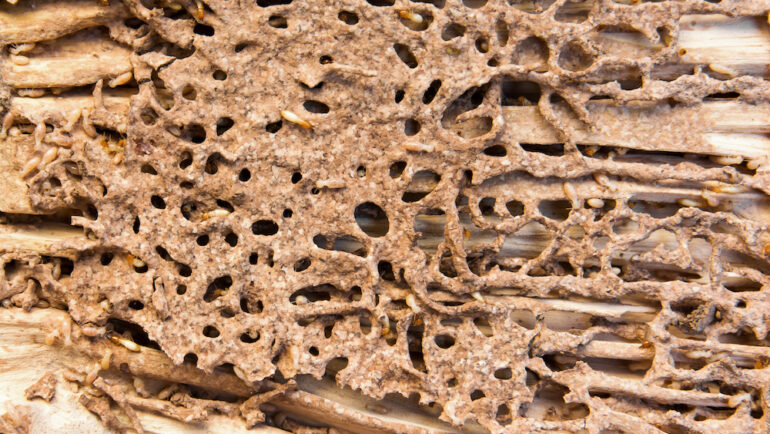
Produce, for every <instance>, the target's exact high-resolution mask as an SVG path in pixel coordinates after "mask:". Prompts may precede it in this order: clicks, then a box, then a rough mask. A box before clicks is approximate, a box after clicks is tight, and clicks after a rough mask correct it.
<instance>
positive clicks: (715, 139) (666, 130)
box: [503, 101, 770, 158]
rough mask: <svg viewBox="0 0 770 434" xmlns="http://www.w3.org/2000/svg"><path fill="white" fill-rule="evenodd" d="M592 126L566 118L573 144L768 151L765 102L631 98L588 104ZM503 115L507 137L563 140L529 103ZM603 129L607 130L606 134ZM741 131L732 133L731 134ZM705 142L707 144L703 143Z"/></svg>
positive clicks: (752, 154) (769, 109)
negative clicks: (672, 103)
mask: <svg viewBox="0 0 770 434" xmlns="http://www.w3.org/2000/svg"><path fill="white" fill-rule="evenodd" d="M588 110H589V113H590V114H591V116H592V119H593V121H594V123H595V124H594V125H595V130H594V131H591V130H589V129H588V128H587V127H586V125H584V124H583V123H582V122H581V121H579V120H578V119H576V118H572V119H571V121H570V122H569V123H568V125H569V127H570V128H571V130H572V132H573V135H572V138H573V139H574V140H575V141H576V142H577V143H578V144H595V145H603V146H617V147H620V148H629V149H644V150H656V151H666V152H683V153H690V152H693V150H697V151H698V152H699V153H704V154H708V155H724V156H727V155H740V156H742V157H744V158H758V157H764V156H766V155H768V153H770V136H768V133H770V122H767V119H770V104H757V105H753V104H746V103H742V102H738V101H728V102H723V101H708V102H704V103H703V104H701V105H698V106H692V107H668V106H661V105H659V104H655V103H632V104H629V105H628V106H626V107H618V106H616V105H612V104H610V103H604V102H595V103H591V104H589V105H588ZM503 116H504V119H505V123H506V126H508V125H510V127H509V130H510V131H509V135H508V137H510V138H511V139H512V140H515V141H518V142H521V143H532V144H551V143H560V142H561V141H562V139H561V137H560V136H559V134H558V131H557V130H556V129H555V128H554V127H553V126H552V125H551V124H549V123H548V122H547V121H546V120H545V118H543V117H542V115H540V113H539V112H538V108H537V107H534V106H506V107H503ZM604 131H611V132H612V133H611V134H608V133H605V132H604ZM736 133H737V134H740V135H739V136H735V137H734V134H736ZM704 144H705V145H706V146H705V147H704Z"/></svg>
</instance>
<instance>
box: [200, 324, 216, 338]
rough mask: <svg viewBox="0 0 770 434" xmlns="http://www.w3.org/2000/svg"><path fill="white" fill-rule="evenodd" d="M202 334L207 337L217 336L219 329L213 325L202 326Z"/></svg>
mask: <svg viewBox="0 0 770 434" xmlns="http://www.w3.org/2000/svg"><path fill="white" fill-rule="evenodd" d="M203 336H206V337H207V338H212V339H213V338H218V337H219V330H217V328H216V327H214V326H206V327H203Z"/></svg>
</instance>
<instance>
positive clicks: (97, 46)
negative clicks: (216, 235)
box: [0, 29, 133, 88]
mask: <svg viewBox="0 0 770 434" xmlns="http://www.w3.org/2000/svg"><path fill="white" fill-rule="evenodd" d="M38 45H39V50H40V52H39V53H36V52H35V51H32V52H29V53H24V54H23V55H24V56H25V57H27V58H28V59H29V62H28V63H27V64H22V65H20V64H17V63H14V62H13V61H12V60H11V57H10V56H5V57H4V58H3V60H2V62H1V63H0V76H2V77H3V81H4V82H5V84H7V85H9V86H12V87H15V88H60V87H73V86H85V85H91V84H93V83H96V82H97V81H99V80H100V79H105V81H106V80H107V79H109V78H114V77H117V76H119V75H121V74H123V73H126V72H130V71H133V69H132V66H131V60H130V55H131V51H130V50H129V49H128V48H126V47H124V46H122V45H120V44H119V43H117V42H114V41H113V40H111V39H109V38H107V37H105V36H104V35H103V34H102V32H101V31H100V30H98V29H93V30H86V31H83V32H79V33H77V34H74V35H72V36H66V37H63V38H60V39H57V40H56V41H52V42H44V43H41V44H38Z"/></svg>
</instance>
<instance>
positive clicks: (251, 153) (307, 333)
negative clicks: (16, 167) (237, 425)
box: [5, 0, 770, 432]
mask: <svg viewBox="0 0 770 434" xmlns="http://www.w3.org/2000/svg"><path fill="white" fill-rule="evenodd" d="M626 3H628V4H626ZM761 3H762V2H739V1H729V0H723V1H722V2H709V1H701V0H690V1H660V2H646V1H641V2H622V1H619V0H618V1H611V0H597V1H595V2H568V1H564V0H556V1H543V2H537V1H536V2H534V3H532V2H528V1H515V0H509V1H508V2H507V3H506V2H504V1H493V0H490V1H487V0H465V1H462V2H460V1H456V0H450V1H445V0H434V1H429V2H407V1H403V0H397V1H393V0H368V1H360V0H344V1H340V2H333V4H332V3H330V2H322V1H299V0H295V1H291V0H257V1H233V0H230V1H219V0H217V1H215V0H206V1H205V2H201V3H198V4H196V3H195V2H180V4H181V6H182V7H179V6H174V4H173V3H168V4H166V3H163V2H156V4H153V2H151V1H141V2H140V1H126V2H125V7H126V9H127V11H128V13H127V14H126V15H125V16H126V17H127V18H121V19H119V20H116V21H115V22H111V23H110V24H109V26H108V27H109V29H108V32H109V34H110V36H111V37H112V38H113V39H115V40H117V41H121V42H122V43H124V44H127V45H130V46H131V49H132V54H131V63H132V67H133V71H132V72H133V77H134V78H133V80H134V81H135V83H134V86H135V87H137V88H138V93H136V94H135V95H133V96H132V97H131V99H130V109H129V118H128V122H127V124H125V125H123V126H121V128H118V129H116V130H115V131H112V130H108V129H106V128H98V129H97V134H98V136H97V138H93V139H89V138H87V136H86V135H82V132H80V131H79V130H78V133H77V134H81V136H78V137H82V141H80V140H76V142H75V144H74V145H72V148H71V151H68V152H67V153H65V152H62V153H61V155H60V157H59V158H58V159H57V160H56V161H55V162H54V163H53V164H52V165H50V166H49V167H48V168H46V169H45V170H43V171H40V172H36V173H35V174H34V176H33V177H31V178H30V179H29V184H30V199H31V201H32V204H33V205H34V206H35V207H36V208H37V209H39V210H41V211H55V210H59V209H63V208H76V209H80V210H82V211H83V215H82V216H79V217H74V218H73V224H76V225H79V226H82V227H83V228H84V229H85V231H86V233H87V234H88V237H89V239H90V241H89V243H88V244H87V245H72V244H66V243H65V245H64V247H66V248H67V249H69V250H68V251H70V253H69V257H71V258H72V262H68V261H65V265H64V270H63V275H62V277H60V278H59V279H53V278H51V277H43V275H42V274H41V272H40V270H43V269H45V270H48V269H50V268H51V265H46V264H45V262H47V261H48V259H45V258H44V259H43V263H42V264H38V265H35V264H37V262H36V261H38V260H37V259H34V258H33V259H30V258H19V257H16V258H12V257H11V256H8V255H7V256H6V259H5V262H6V264H10V262H9V261H10V260H11V259H15V260H16V261H15V262H14V263H15V264H16V265H18V264H21V263H25V261H27V262H28V263H29V264H30V265H24V266H19V267H21V268H24V267H27V268H28V269H29V270H37V271H34V272H33V271H29V272H28V273H26V274H24V273H21V272H20V271H18V270H15V271H14V270H11V269H10V268H9V267H6V272H7V274H8V276H10V275H11V272H10V271H14V272H15V273H16V274H15V275H14V276H16V277H15V279H14V280H9V282H10V285H16V287H18V290H17V291H16V292H17V293H18V292H21V291H22V290H24V289H27V287H26V286H25V285H22V283H23V282H26V277H28V276H30V275H33V274H30V273H36V274H34V275H35V276H37V277H36V279H37V280H38V283H39V285H40V289H39V291H38V293H39V295H40V296H45V297H47V298H49V299H51V300H58V301H60V302H61V303H64V304H65V305H66V306H67V308H68V311H69V313H70V314H71V316H72V318H73V319H74V320H75V321H77V322H78V323H80V324H83V325H85V324H91V325H95V326H104V325H107V324H109V325H110V327H119V326H120V325H124V326H125V325H126V324H127V323H131V324H133V325H136V326H139V327H141V328H142V329H143V330H144V331H145V332H146V334H147V336H146V338H147V342H151V344H153V345H154V343H157V346H158V347H159V348H160V349H162V350H163V351H164V352H165V353H166V354H168V355H169V356H170V357H171V358H172V359H173V360H174V361H175V362H176V363H184V362H188V363H190V362H193V363H197V366H198V367H200V368H202V369H204V370H212V369H215V368H217V367H219V368H220V369H222V368H223V367H225V368H226V367H228V366H231V365H232V367H233V370H234V371H235V372H236V373H237V374H238V375H239V376H241V377H242V378H245V379H248V380H250V381H258V380H263V379H266V378H275V377H276V376H280V377H282V378H291V377H294V376H296V375H299V374H311V375H313V376H316V377H321V376H322V375H324V373H325V372H326V371H327V364H330V363H332V364H333V365H334V366H336V367H337V368H342V369H341V370H339V372H338V373H337V374H336V380H337V382H338V384H339V385H341V386H350V387H352V388H353V389H357V390H360V391H361V392H363V393H364V394H366V395H368V396H371V397H375V398H381V397H383V396H385V395H386V394H388V393H399V394H402V395H404V396H409V395H411V394H415V393H416V394H418V395H419V400H420V402H421V403H423V404H433V403H435V405H437V406H440V407H439V408H440V409H441V416H440V417H441V419H443V420H446V421H449V422H451V423H453V424H456V425H462V424H463V423H465V422H466V421H477V422H478V423H479V424H481V425H482V426H483V427H485V428H486V429H488V430H490V431H492V432H498V431H501V430H510V431H512V432H521V431H525V430H537V429H551V430H554V429H556V430H567V431H579V430H581V429H589V430H590V431H592V432H598V431H601V430H602V429H607V430H618V431H627V432H631V431H637V432H638V431H640V430H641V431H646V430H653V428H654V427H656V428H658V429H663V430H666V431H669V432H672V430H676V429H681V430H685V431H687V430H695V431H702V432H710V431H712V430H721V429H728V428H727V427H729V430H731V431H742V432H749V431H756V432H760V431H763V428H762V427H764V426H766V423H767V422H766V421H767V420H768V419H767V417H768V416H767V412H768V378H770V377H768V375H767V369H766V368H765V366H766V364H767V363H768V359H767V358H766V356H765V354H766V353H767V351H766V350H767V348H766V347H767V346H768V336H767V333H768V329H767V327H768V317H767V315H768V307H769V306H770V304H768V299H767V295H768V289H767V288H768V287H767V284H768V282H770V276H768V273H770V263H768V260H767V252H766V251H765V247H764V246H765V242H766V241H767V240H766V239H765V238H764V237H766V235H765V231H766V229H767V225H766V222H762V221H757V220H756V219H755V218H753V216H754V214H751V213H750V212H748V211H746V212H744V211H741V210H740V209H739V208H740V207H739V205H741V203H739V201H736V202H735V203H733V202H731V201H730V200H713V199H712V198H711V197H710V196H709V195H708V194H705V193H704V196H703V197H702V198H697V199H681V200H679V202H676V201H674V202H665V201H663V202H661V201H659V200H658V199H659V196H658V195H657V193H655V192H652V193H649V194H647V196H645V195H644V194H639V195H634V194H630V193H629V191H631V190H633V185H638V184H646V185H648V186H650V188H652V187H654V186H661V187H662V186H666V185H673V186H693V185H695V186H703V188H704V191H713V190H715V189H716V190H717V191H719V190H720V189H721V192H725V191H737V192H745V191H751V192H754V193H759V192H767V191H768V182H767V180H768V178H767V171H766V169H765V166H764V165H763V164H764V163H762V164H759V163H756V164H753V165H752V164H751V162H748V163H746V162H744V163H742V164H741V165H737V166H736V165H727V164H722V163H720V161H719V160H718V159H717V160H713V159H712V160H709V159H708V158H707V157H706V156H705V154H707V153H709V149H708V147H707V146H706V145H705V144H698V143H693V144H691V147H690V149H689V151H688V152H690V154H680V153H657V154H656V153H655V151H656V149H657V148H656V146H657V144H656V143H649V144H648V145H647V148H646V150H644V149H642V150H637V151H629V152H625V150H624V149H622V148H617V147H613V146H593V145H592V144H590V143H588V144H586V143H581V142H580V141H579V140H578V139H577V138H576V136H575V134H576V133H575V125H589V126H590V125H594V123H595V122H594V114H595V112H596V110H599V108H600V107H601V104H602V103H606V102H611V103H614V104H619V105H621V106H622V105H624V104H629V105H632V104H642V103H647V104H650V108H649V114H650V116H653V115H655V116H663V117H665V116H667V113H674V112H676V110H677V109H678V108H681V107H686V106H691V105H693V104H699V103H700V101H701V100H703V99H704V98H706V97H707V96H712V95H722V94H729V93H736V94H738V97H739V100H740V101H743V102H746V103H749V104H754V103H766V102H767V101H768V100H769V99H770V98H769V96H770V85H768V82H767V81H766V80H765V79H764V78H763V77H757V76H746V75H741V76H738V77H728V78H725V77H723V76H718V74H714V73H713V71H711V72H712V73H710V74H709V73H707V72H708V71H707V72H704V71H703V70H700V69H698V70H696V71H690V72H688V73H686V74H681V73H678V72H672V71H671V70H665V69H662V68H661V65H664V64H666V63H667V62H670V61H671V60H672V59H676V58H677V56H681V55H682V54H683V53H681V52H679V48H678V45H677V38H678V35H679V30H680V29H679V20H680V18H681V17H682V16H683V15H685V14H695V13H698V14H712V13H713V14H717V13H721V14H729V15H761V14H765V15H766V14H767V9H768V7H767V5H766V4H765V5H763V4H761ZM612 32H616V33H617V32H625V33H626V34H630V35H632V36H633V38H637V39H640V40H643V41H646V43H641V44H636V45H634V44H631V45H624V44H625V42H622V41H621V42H618V41H615V42H612V41H613V40H612V39H607V38H605V37H603V36H602V35H603V34H605V33H612ZM607 41H610V42H607ZM629 53H634V54H633V55H630V54H629ZM95 104H96V105H95V107H94V110H93V112H92V113H90V115H91V116H92V117H93V119H94V123H96V124H99V120H100V119H101V120H104V119H108V118H109V116H111V113H110V112H109V111H108V110H106V109H105V108H103V107H100V106H99V105H98V103H95ZM526 107H529V108H531V109H532V110H533V111H534V112H536V113H539V114H540V115H542V116H543V118H544V119H545V120H547V122H548V123H550V125H552V126H553V127H554V128H555V129H556V131H557V132H558V134H559V137H561V139H560V140H559V141H558V142H557V143H554V144H551V145H539V144H537V145H535V144H528V143H520V141H519V140H517V139H516V138H515V137H516V134H515V133H516V131H517V129H518V128H520V127H519V126H518V125H517V120H518V119H517V116H516V113H519V112H517V111H516V110H523V109H524V108H526ZM590 107H593V108H594V109H589V108H590ZM597 107H599V108H597ZM620 110H622V109H620ZM672 116H673V114H672ZM683 121H686V122H694V123H697V122H699V120H698V119H697V118H693V119H689V118H683ZM104 123H106V121H104ZM124 127H125V129H123V128H124ZM57 128H58V127H57ZM121 130H122V131H121ZM622 132H623V125H615V126H614V129H613V128H609V129H607V130H606V131H605V133H606V134H609V135H612V134H615V135H616V136H617V137H622ZM73 134H75V133H73ZM659 134H660V137H658V138H666V139H668V140H670V141H671V142H676V141H678V140H680V138H678V137H674V136H668V135H667V132H666V131H663V132H659ZM672 134H673V133H672ZM682 140H683V139H682ZM661 155H663V156H664V157H665V158H664V159H663V160H662V161H661V162H659V163H658V162H656V161H655V158H657V157H658V156H661ZM715 161H716V162H715ZM709 188H711V190H709ZM755 197H760V199H758V200H761V201H764V200H765V197H764V193H761V194H759V195H757V196H755ZM710 199H711V200H710ZM763 203H764V202H763ZM510 240H514V241H510ZM661 240H662V241H661ZM64 247H62V248H63V249H64ZM73 251H74V252H75V253H71V252H73ZM61 256H68V255H66V254H62V255H61ZM56 263H57V264H59V262H56ZM68 264H71V267H69V266H67V265H68ZM57 266H58V267H60V268H61V265H57ZM9 270H10V271H9ZM22 274H23V275H24V277H21V276H22ZM8 276H7V277H8ZM560 314H564V318H567V319H566V320H564V319H561V320H560V318H562V317H560V316H559V315H560ZM748 341H751V342H748ZM621 344H623V345H625V346H623V345H621ZM738 344H741V345H743V346H742V347H740V348H743V349H741V350H739V349H738V347H737V345H738ZM591 345H593V346H591ZM613 345H615V346H613ZM588 348H593V350H592V351H593V352H592V353H590V354H591V355H586V354H588V353H586V351H588V350H587V349H588ZM613 348H633V350H634V353H633V354H631V355H629V354H618V353H614V352H613V351H614V350H613ZM613 360H614V363H615V364H614V365H612V366H613V367H611V368H606V366H609V365H610V361H613ZM613 369H614V370H616V371H617V370H619V371H621V373H620V374H619V375H614V373H617V372H614V371H613ZM335 370H336V369H335ZM278 372H280V374H278ZM543 400H545V401H548V402H556V403H561V404H560V405H555V406H554V405H551V404H548V405H547V406H546V407H547V408H546V409H545V410H542V408H540V407H538V405H537V403H538V402H539V401H543ZM728 423H729V425H727V424H728Z"/></svg>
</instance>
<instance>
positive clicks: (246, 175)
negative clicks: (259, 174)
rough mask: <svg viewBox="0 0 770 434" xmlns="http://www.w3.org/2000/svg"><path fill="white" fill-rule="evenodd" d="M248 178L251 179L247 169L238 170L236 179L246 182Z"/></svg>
mask: <svg viewBox="0 0 770 434" xmlns="http://www.w3.org/2000/svg"><path fill="white" fill-rule="evenodd" d="M249 179H251V172H250V171H249V169H241V171H240V172H238V180H239V181H241V182H246V181H248V180H249Z"/></svg>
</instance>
